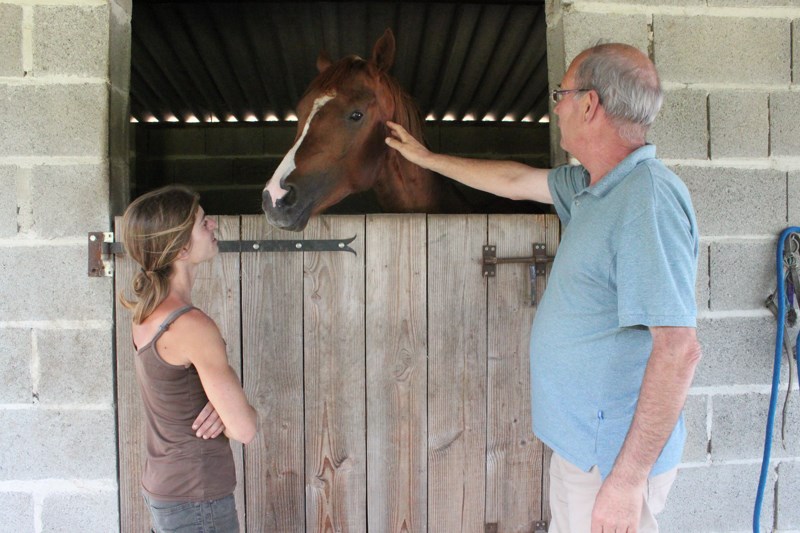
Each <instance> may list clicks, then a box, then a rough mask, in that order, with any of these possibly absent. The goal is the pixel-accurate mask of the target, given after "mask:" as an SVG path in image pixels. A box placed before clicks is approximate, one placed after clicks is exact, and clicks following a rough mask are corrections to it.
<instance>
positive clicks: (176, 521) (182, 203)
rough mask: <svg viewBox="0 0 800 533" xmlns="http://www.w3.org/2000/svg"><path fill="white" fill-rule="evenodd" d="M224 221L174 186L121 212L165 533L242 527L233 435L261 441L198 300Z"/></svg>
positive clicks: (148, 491) (150, 492)
mask: <svg viewBox="0 0 800 533" xmlns="http://www.w3.org/2000/svg"><path fill="white" fill-rule="evenodd" d="M215 228H216V222H215V221H214V220H213V219H210V218H208V217H207V216H205V213H204V212H203V208H202V207H200V204H199V196H198V195H197V194H196V193H194V192H192V191H190V190H188V189H185V188H182V187H174V186H172V187H165V188H162V189H158V190H156V191H152V192H149V193H147V194H145V195H143V196H141V197H139V198H137V199H136V200H134V201H133V202H132V203H131V205H130V206H129V207H128V209H127V210H126V211H125V215H124V217H123V220H122V241H123V242H124V245H125V251H126V253H127V254H128V256H129V257H131V258H132V259H133V260H134V261H136V262H137V263H138V264H139V266H140V270H139V272H138V273H137V274H136V276H135V277H134V279H133V287H132V289H133V298H130V299H129V298H127V297H126V296H124V295H122V294H120V301H121V302H122V303H123V305H125V306H126V307H127V308H129V309H131V310H132V311H133V342H134V345H135V348H136V376H137V379H138V381H139V385H140V388H141V393H142V400H143V401H144V406H145V415H146V425H147V459H146V462H145V465H144V472H143V475H142V489H143V491H142V492H143V495H144V498H145V501H146V502H147V505H148V507H149V509H150V513H151V515H152V519H153V529H154V531H155V532H156V533H167V532H171V531H184V529H181V528H182V527H187V526H192V527H194V529H191V531H198V532H206V531H208V532H211V531H213V532H216V533H219V532H238V531H239V523H238V519H237V515H236V504H235V502H234V497H233V490H234V487H235V486H236V473H235V470H234V463H233V455H232V453H231V449H230V445H229V443H228V438H231V439H234V440H237V441H239V442H242V443H244V444H247V443H249V442H250V441H252V440H253V438H254V437H255V434H256V419H257V415H256V411H255V410H254V409H253V407H251V406H250V404H249V403H248V401H247V398H246V397H245V395H244V391H243V390H242V387H241V385H240V383H239V378H238V377H237V376H236V373H235V372H234V371H233V369H232V368H231V367H230V365H228V359H227V355H226V350H225V341H224V340H223V338H222V336H221V335H220V332H219V329H218V328H217V325H216V324H215V323H214V321H213V320H212V319H211V318H209V317H208V316H207V315H206V314H205V313H203V312H202V311H201V310H199V309H197V308H196V307H194V306H193V305H192V286H193V285H194V280H195V277H196V275H197V269H198V267H199V265H200V264H201V263H203V262H205V261H209V260H211V259H212V258H213V257H214V256H216V255H217V253H218V245H217V239H216V238H215V236H214V229H215ZM220 433H224V436H220ZM187 530H188V529H187Z"/></svg>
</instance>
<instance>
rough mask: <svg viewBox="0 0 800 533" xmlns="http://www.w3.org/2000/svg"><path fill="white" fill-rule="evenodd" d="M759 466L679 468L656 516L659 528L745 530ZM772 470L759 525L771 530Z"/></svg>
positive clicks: (671, 529)
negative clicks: (659, 512)
mask: <svg viewBox="0 0 800 533" xmlns="http://www.w3.org/2000/svg"><path fill="white" fill-rule="evenodd" d="M759 472H760V465H757V464H748V465H711V466H701V467H691V468H682V469H681V470H680V471H679V472H678V478H677V479H676V480H675V484H674V485H673V487H672V491H670V494H669V498H668V499H667V507H666V509H664V512H663V513H662V514H661V515H659V516H658V525H659V528H660V530H661V531H675V532H687V533H688V532H693V533H696V532H700V531H728V532H733V531H748V529H747V527H748V525H749V524H750V523H751V522H752V515H753V504H754V502H755V493H756V485H757V484H758V476H759ZM774 484H775V473H774V472H772V473H771V474H770V476H769V478H768V485H767V487H766V491H765V497H764V504H763V506H762V508H761V524H762V525H763V526H765V529H764V531H765V532H766V531H771V530H772V516H773V515H772V509H773V500H774V498H773V496H772V495H773V494H774V492H773V488H774Z"/></svg>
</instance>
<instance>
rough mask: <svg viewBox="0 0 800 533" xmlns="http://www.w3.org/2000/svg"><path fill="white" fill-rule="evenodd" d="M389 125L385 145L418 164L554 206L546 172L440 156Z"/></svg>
mask: <svg viewBox="0 0 800 533" xmlns="http://www.w3.org/2000/svg"><path fill="white" fill-rule="evenodd" d="M386 125H387V126H388V128H389V131H390V132H391V136H390V137H387V138H386V144H388V145H389V146H390V147H392V148H394V149H395V150H397V151H398V152H400V154H401V155H402V156H403V157H405V158H406V159H408V160H409V161H411V162H412V163H414V164H416V165H419V166H421V167H423V168H427V169H429V170H432V171H434V172H436V173H438V174H441V175H442V176H447V177H448V178H452V179H454V180H456V181H458V182H461V183H463V184H464V185H467V186H468V187H472V188H473V189H479V190H481V191H486V192H489V193H492V194H494V195H497V196H503V197H505V198H510V199H512V200H533V201H536V202H541V203H546V204H552V203H553V198H552V197H551V196H550V189H549V187H548V186H547V172H548V170H547V169H542V168H533V167H529V166H528V165H523V164H522V163H517V162H515V161H494V160H487V159H469V158H465V157H455V156H449V155H444V154H437V153H434V152H431V151H430V150H428V149H427V148H425V147H424V146H423V145H422V144H420V143H419V142H418V141H417V140H416V139H415V138H414V137H412V136H411V134H409V133H408V132H407V131H406V130H405V129H404V128H403V127H402V126H401V125H399V124H396V123H394V122H391V121H387V122H386Z"/></svg>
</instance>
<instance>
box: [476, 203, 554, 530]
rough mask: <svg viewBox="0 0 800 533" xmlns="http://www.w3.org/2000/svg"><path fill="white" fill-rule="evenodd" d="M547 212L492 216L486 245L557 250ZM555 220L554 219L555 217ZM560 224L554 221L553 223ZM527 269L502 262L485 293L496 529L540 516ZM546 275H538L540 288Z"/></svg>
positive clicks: (491, 506) (508, 250)
mask: <svg viewBox="0 0 800 533" xmlns="http://www.w3.org/2000/svg"><path fill="white" fill-rule="evenodd" d="M547 217H551V216H550V215H548V216H545V215H490V216H489V231H488V242H489V244H495V245H496V246H497V255H498V257H521V256H530V255H531V254H532V245H533V243H539V242H545V243H546V245H547V246H546V249H547V252H548V253H554V252H555V246H556V245H557V242H558V240H557V239H558V237H557V231H556V232H553V231H552V227H551V226H548V225H547V224H548V218H547ZM550 220H552V219H550ZM556 228H557V225H556ZM527 278H528V268H527V266H526V265H522V264H507V265H499V266H498V269H497V277H496V278H495V279H494V280H492V281H491V282H490V283H489V297H488V303H489V305H488V325H489V330H488V346H489V381H488V413H487V416H488V421H489V423H488V435H487V489H486V521H487V522H488V523H497V524H498V525H499V530H501V531H511V532H516V531H519V532H527V531H532V530H533V522H535V521H537V520H540V519H541V514H542V509H541V504H540V502H541V500H542V488H543V487H542V468H543V453H544V446H543V444H542V443H541V442H540V441H539V440H538V439H536V438H535V437H534V436H533V433H532V429H531V424H532V422H531V401H530V394H531V389H530V372H529V368H530V358H529V341H530V326H531V323H532V320H533V316H534V313H535V308H534V307H531V306H530V305H529V304H528V300H529V286H530V282H529V280H528V279H527ZM544 286H545V280H544V278H543V277H542V276H537V293H538V296H539V298H540V297H541V294H542V293H543V290H544Z"/></svg>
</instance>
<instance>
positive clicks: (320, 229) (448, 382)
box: [115, 215, 559, 533]
mask: <svg viewBox="0 0 800 533" xmlns="http://www.w3.org/2000/svg"><path fill="white" fill-rule="evenodd" d="M219 223H220V237H221V238H222V239H225V240H235V239H238V238H241V239H246V240H256V239H291V240H296V239H298V238H301V235H299V234H297V233H292V232H281V231H279V230H275V229H274V228H271V227H268V226H267V224H266V221H265V220H264V217H262V216H245V217H242V219H241V225H240V224H239V218H238V217H223V218H220V219H219ZM353 235H357V238H356V240H355V241H354V242H353V243H351V245H350V246H351V247H352V248H354V249H355V250H356V251H357V254H358V255H355V256H354V255H353V254H349V253H342V252H334V253H329V252H319V253H306V252H300V253H295V252H289V253H286V252H283V253H263V252H262V253H243V254H237V253H227V254H221V255H220V257H218V258H216V259H215V260H214V261H213V262H211V263H209V264H206V265H204V266H203V267H202V268H201V270H200V272H199V275H198V280H197V284H196V287H195V293H194V303H195V305H197V306H198V307H200V308H201V309H203V310H204V311H206V312H207V313H208V314H209V315H210V316H211V317H212V318H213V319H214V320H215V321H217V323H218V324H219V326H220V329H221V331H222V334H223V336H224V337H225V339H226V341H227V343H228V355H229V360H230V362H231V365H232V366H233V367H234V368H235V369H236V371H237V372H239V373H240V375H241V376H242V378H243V382H244V388H245V392H246V394H247V397H248V399H249V400H250V402H251V403H252V404H253V405H254V406H255V407H256V409H257V410H258V411H259V415H260V428H259V435H258V436H257V437H256V439H255V441H254V442H253V443H252V444H250V445H248V446H246V447H244V451H243V456H244V457H243V459H242V449H241V446H240V445H238V444H234V451H235V457H236V465H237V478H238V480H239V485H238V487H237V504H238V506H239V512H240V518H242V520H241V522H242V524H243V526H246V531H250V532H254V533H255V532H261V531H281V532H284V531H286V532H302V531H337V532H338V531H364V530H367V529H369V530H371V531H380V532H389V533H394V532H402V531H408V532H411V531H426V530H429V531H432V532H439V531H443V532H450V531H465V532H476V533H479V532H482V531H485V530H486V529H485V528H486V524H490V525H494V524H496V525H497V531H503V532H505V531H510V532H516V531H520V532H522V531H531V530H532V527H533V522H534V521H536V520H540V519H547V518H549V513H548V499H547V498H548V492H547V488H548V480H547V469H546V468H547V465H548V464H549V453H548V451H547V450H545V449H544V446H543V445H542V443H541V442H539V441H538V440H537V439H535V437H534V436H533V435H532V433H531V417H530V376H529V342H528V340H529V332H530V326H531V321H532V319H533V316H534V312H535V308H531V307H529V306H528V304H527V299H528V296H529V288H528V270H527V267H526V266H524V265H521V264H520V265H514V264H508V265H499V266H498V268H497V277H496V278H493V279H489V280H487V279H485V278H483V276H482V270H481V265H480V260H481V254H482V246H483V245H484V244H495V245H496V246H497V253H498V256H501V257H512V256H527V255H530V254H531V251H532V250H531V244H532V243H534V242H545V243H546V248H547V253H548V254H549V255H554V254H555V251H556V247H557V245H558V238H559V224H558V220H557V218H556V217H555V216H550V215H548V216H533V215H489V216H486V215H430V216H428V217H426V216H425V215H367V216H366V217H365V216H362V215H356V216H323V217H316V218H314V219H312V221H311V223H310V224H309V226H308V227H307V229H306V230H305V232H304V234H303V235H302V238H305V239H329V238H330V239H338V238H349V237H351V236H353ZM136 268H138V267H135V265H134V264H133V262H132V261H130V260H127V259H125V258H124V257H121V256H120V257H117V259H116V279H115V284H116V285H115V287H116V290H117V291H119V290H120V289H121V288H122V287H127V286H128V285H129V284H130V282H131V279H132V277H133V274H134V273H135V271H136V270H135V269H136ZM544 287H545V278H544V277H542V276H539V279H538V281H537V292H538V295H539V297H541V295H542V293H543V291H544ZM116 342H117V367H116V374H117V394H118V423H119V454H120V494H121V503H120V513H121V522H122V531H124V532H127V531H131V532H136V533H139V532H141V531H147V530H148V528H149V516H148V514H147V511H146V508H145V506H144V503H143V501H142V498H141V495H140V480H141V467H142V464H143V457H144V426H143V416H142V412H141V409H142V407H141V399H140V393H139V389H138V384H137V383H136V378H135V372H134V367H133V357H134V351H133V346H132V343H131V335H130V313H129V312H128V311H127V310H124V309H123V308H121V306H120V305H119V304H118V305H117V339H116ZM245 510H246V514H245V515H244V516H242V513H244V512H245ZM243 529H244V528H243Z"/></svg>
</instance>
